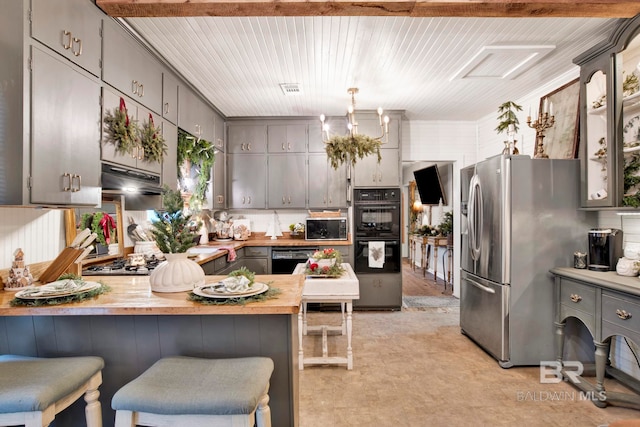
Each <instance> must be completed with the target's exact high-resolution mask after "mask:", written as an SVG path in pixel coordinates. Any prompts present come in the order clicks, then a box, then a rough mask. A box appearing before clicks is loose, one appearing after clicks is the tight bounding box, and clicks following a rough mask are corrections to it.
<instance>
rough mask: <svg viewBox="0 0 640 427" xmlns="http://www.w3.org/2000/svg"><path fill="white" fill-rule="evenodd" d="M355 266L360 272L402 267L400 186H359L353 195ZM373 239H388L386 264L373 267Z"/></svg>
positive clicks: (374, 240)
mask: <svg viewBox="0 0 640 427" xmlns="http://www.w3.org/2000/svg"><path fill="white" fill-rule="evenodd" d="M353 199H354V200H353V215H354V220H353V222H354V229H355V233H354V235H355V236H354V249H355V259H354V264H355V265H354V270H355V272H356V273H399V272H400V271H401V256H402V254H401V249H402V248H401V244H400V240H401V236H400V189H399V188H372V189H364V188H357V189H355V190H354V197H353ZM370 242H384V263H383V265H382V268H380V267H370V262H369V244H370Z"/></svg>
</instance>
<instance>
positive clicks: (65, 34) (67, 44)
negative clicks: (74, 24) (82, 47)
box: [62, 30, 72, 50]
mask: <svg viewBox="0 0 640 427" xmlns="http://www.w3.org/2000/svg"><path fill="white" fill-rule="evenodd" d="M65 37H66V38H67V40H66V41H65V39H64V38H65ZM71 45H72V43H71V31H68V30H63V31H62V47H63V48H65V50H69V49H71Z"/></svg>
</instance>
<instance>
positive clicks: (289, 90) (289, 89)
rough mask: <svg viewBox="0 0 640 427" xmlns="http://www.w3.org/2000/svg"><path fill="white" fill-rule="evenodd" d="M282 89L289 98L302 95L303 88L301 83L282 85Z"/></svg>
mask: <svg viewBox="0 0 640 427" xmlns="http://www.w3.org/2000/svg"><path fill="white" fill-rule="evenodd" d="M280 89H282V93H284V94H285V95H287V96H292V95H300V94H301V93H302V86H300V84H299V83H280Z"/></svg>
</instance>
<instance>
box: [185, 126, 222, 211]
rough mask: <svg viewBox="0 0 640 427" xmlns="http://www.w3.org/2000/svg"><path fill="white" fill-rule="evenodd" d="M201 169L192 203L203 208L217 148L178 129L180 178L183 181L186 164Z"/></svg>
mask: <svg viewBox="0 0 640 427" xmlns="http://www.w3.org/2000/svg"><path fill="white" fill-rule="evenodd" d="M187 161H188V162H190V163H191V165H192V166H196V167H198V168H199V172H198V181H197V182H196V186H195V189H194V190H193V195H192V197H191V198H192V201H193V202H195V204H196V205H199V206H201V205H202V204H203V203H204V201H205V199H206V193H207V189H208V187H209V181H210V180H211V170H212V168H213V163H214V161H215V148H214V146H213V144H212V143H211V142H209V141H206V140H204V139H199V138H196V137H194V136H193V135H191V134H190V133H188V132H186V131H184V130H182V129H180V128H178V178H179V179H183V178H185V177H183V176H182V171H181V166H182V165H183V164H184V163H185V162H187Z"/></svg>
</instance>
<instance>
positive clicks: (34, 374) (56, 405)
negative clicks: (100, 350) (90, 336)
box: [0, 355, 104, 427]
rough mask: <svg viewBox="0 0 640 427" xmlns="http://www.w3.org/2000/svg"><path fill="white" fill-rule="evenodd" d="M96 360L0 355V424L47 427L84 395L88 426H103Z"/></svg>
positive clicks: (99, 370) (100, 364)
mask: <svg viewBox="0 0 640 427" xmlns="http://www.w3.org/2000/svg"><path fill="white" fill-rule="evenodd" d="M103 367H104V361H103V360H102V359H101V358H99V357H58V358H40V357H26V356H14V355H2V356H0V425H16V424H24V425H25V426H27V427H32V426H34V427H35V426H38V427H40V426H48V425H49V424H50V423H51V422H52V421H53V419H54V418H55V415H56V414H57V413H58V412H60V411H62V410H63V409H65V408H66V407H68V406H69V405H71V404H72V403H73V402H75V401H76V400H78V399H79V398H80V396H82V395H83V394H84V395H85V401H86V402H87V406H86V408H85V415H86V421H87V426H88V427H98V426H102V408H101V406H100V401H99V400H98V397H99V396H100V392H99V391H98V387H99V386H100V384H101V383H102V368H103Z"/></svg>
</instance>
